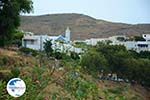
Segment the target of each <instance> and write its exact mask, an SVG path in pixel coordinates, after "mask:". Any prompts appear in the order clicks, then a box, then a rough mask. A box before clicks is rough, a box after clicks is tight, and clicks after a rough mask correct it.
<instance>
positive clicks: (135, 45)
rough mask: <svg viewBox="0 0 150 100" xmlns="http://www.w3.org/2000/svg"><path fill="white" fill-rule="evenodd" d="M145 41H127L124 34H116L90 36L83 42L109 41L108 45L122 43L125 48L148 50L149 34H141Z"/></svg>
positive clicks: (138, 50) (149, 48)
mask: <svg viewBox="0 0 150 100" xmlns="http://www.w3.org/2000/svg"><path fill="white" fill-rule="evenodd" d="M142 36H143V38H144V39H145V41H127V40H128V37H126V36H125V35H117V36H112V37H109V38H91V39H87V40H85V41H84V42H85V43H86V44H87V45H92V46H94V45H96V44H97V43H98V42H107V41H111V43H110V45H124V46H125V47H126V48H127V50H135V51H137V52H140V51H150V34H143V35H142Z"/></svg>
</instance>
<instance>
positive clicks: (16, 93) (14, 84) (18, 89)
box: [7, 78, 26, 97]
mask: <svg viewBox="0 0 150 100" xmlns="http://www.w3.org/2000/svg"><path fill="white" fill-rule="evenodd" d="M25 90H26V85H25V83H24V81H23V80H21V79H20V78H13V79H11V80H10V81H9V82H8V83H7V91H8V93H9V94H10V95H11V96H13V97H20V96H22V95H23V94H24V93H25Z"/></svg>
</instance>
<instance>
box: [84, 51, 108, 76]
mask: <svg viewBox="0 0 150 100" xmlns="http://www.w3.org/2000/svg"><path fill="white" fill-rule="evenodd" d="M81 65H82V66H83V67H84V69H85V70H86V71H87V72H88V73H90V74H92V75H94V76H96V75H97V74H98V73H99V72H100V71H101V70H105V71H106V70H107V66H108V63H107V60H106V59H105V57H104V56H103V55H102V54H100V53H98V52H96V51H90V52H88V53H86V54H85V55H84V56H83V57H82V59H81Z"/></svg>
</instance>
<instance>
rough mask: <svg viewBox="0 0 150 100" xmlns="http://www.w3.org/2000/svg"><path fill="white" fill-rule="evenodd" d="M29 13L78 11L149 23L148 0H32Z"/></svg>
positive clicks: (101, 16) (131, 22)
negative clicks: (32, 7) (31, 10)
mask: <svg viewBox="0 0 150 100" xmlns="http://www.w3.org/2000/svg"><path fill="white" fill-rule="evenodd" d="M32 1H33V3H34V4H33V6H34V12H33V13H30V14H29V15H43V14H58V13H79V14H85V15H88V16H91V17H94V18H96V19H103V20H107V21H112V22H121V23H129V24H140V23H150V0H32Z"/></svg>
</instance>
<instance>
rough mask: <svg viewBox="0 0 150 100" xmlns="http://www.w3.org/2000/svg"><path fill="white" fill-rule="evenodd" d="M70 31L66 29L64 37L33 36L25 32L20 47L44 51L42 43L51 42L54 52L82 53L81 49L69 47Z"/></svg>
mask: <svg viewBox="0 0 150 100" xmlns="http://www.w3.org/2000/svg"><path fill="white" fill-rule="evenodd" d="M70 36H71V31H70V29H69V27H67V29H66V32H65V37H64V36H62V35H58V36H48V35H34V34H33V33H31V32H26V33H25V34H24V37H23V39H22V46H23V47H26V48H31V49H34V50H41V51H42V50H44V48H43V47H44V42H46V40H51V42H52V48H53V49H54V50H58V51H59V52H68V51H73V52H76V53H82V52H83V51H82V49H81V48H75V47H74V46H72V45H71V40H70Z"/></svg>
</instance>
